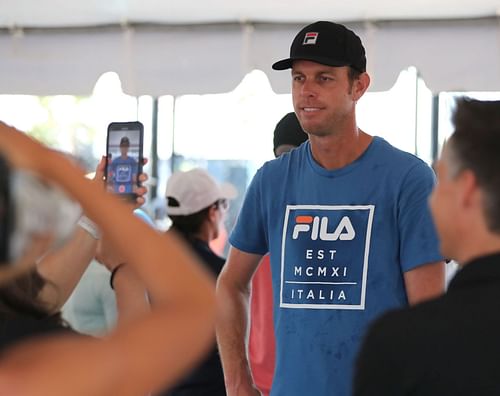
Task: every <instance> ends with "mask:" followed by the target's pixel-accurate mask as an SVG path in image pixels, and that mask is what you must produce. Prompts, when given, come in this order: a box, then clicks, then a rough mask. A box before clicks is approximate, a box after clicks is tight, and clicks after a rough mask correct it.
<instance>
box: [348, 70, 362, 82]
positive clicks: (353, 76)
mask: <svg viewBox="0 0 500 396" xmlns="http://www.w3.org/2000/svg"><path fill="white" fill-rule="evenodd" d="M361 73H362V72H360V71H359V70H358V69H355V68H354V67H352V66H349V70H348V71H347V77H348V78H349V82H350V83H351V84H352V83H353V82H354V80H357V79H358V78H359V76H360V75H361Z"/></svg>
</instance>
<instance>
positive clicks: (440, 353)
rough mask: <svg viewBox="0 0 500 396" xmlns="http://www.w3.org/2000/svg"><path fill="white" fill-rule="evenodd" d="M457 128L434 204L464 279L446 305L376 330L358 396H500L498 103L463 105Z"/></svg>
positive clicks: (407, 314) (400, 315) (387, 321)
mask: <svg viewBox="0 0 500 396" xmlns="http://www.w3.org/2000/svg"><path fill="white" fill-rule="evenodd" d="M453 122H454V126H455V131H454V133H453V135H452V136H451V138H450V139H449V140H448V142H447V144H446V146H445V148H444V151H443V154H442V156H441V159H440V160H439V161H438V164H437V176H438V183H437V185H436V187H435V188H434V191H433V193H432V195H431V198H430V205H431V209H432V214H433V218H434V221H435V223H436V228H437V230H438V233H439V237H440V248H441V253H442V254H443V255H444V256H445V257H448V258H450V259H454V260H455V261H456V262H457V263H458V264H459V270H458V272H457V274H456V275H455V277H454V278H453V279H452V280H451V282H450V284H449V287H448V291H447V292H446V294H445V295H443V296H442V297H439V298H437V299H435V300H433V301H429V302H425V303H422V304H420V305H417V306H415V307H412V308H408V309H404V310H399V311H395V312H392V313H389V314H386V315H385V316H383V317H382V318H381V319H379V320H377V321H376V322H375V324H374V325H373V327H372V328H371V330H370V331H369V333H368V334H367V337H366V339H365V342H364V344H363V346H362V349H361V350H360V353H359V356H358V361H357V367H356V375H355V380H354V395H355V396H372V395H373V396H379V395H384V396H391V395H398V396H404V395H412V396H420V395H421V396H424V395H425V396H434V395H436V396H438V395H439V396H442V395H454V396H461V395H463V396H465V395H467V396H469V395H474V396H483V395H500V377H499V376H498V356H499V354H500V338H499V334H500V171H499V170H500V155H499V153H500V101H492V102H482V101H477V100H471V99H464V98H462V99H459V100H458V101H457V105H456V110H455V114H454V117H453ZM415 237H417V236H415Z"/></svg>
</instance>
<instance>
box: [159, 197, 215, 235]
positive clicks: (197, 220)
mask: <svg viewBox="0 0 500 396" xmlns="http://www.w3.org/2000/svg"><path fill="white" fill-rule="evenodd" d="M168 199H169V206H174V205H170V199H171V198H170V197H169V198H168ZM220 202H221V200H217V201H215V202H214V203H213V204H211V205H209V206H207V207H206V208H204V209H202V210H200V211H199V212H196V213H193V214H190V215H187V216H173V215H169V216H168V217H170V220H172V228H173V229H175V230H176V231H177V232H180V233H181V234H182V235H184V236H185V237H190V236H191V235H193V234H195V233H197V232H198V231H200V229H201V226H202V225H203V222H204V221H205V220H206V219H207V217H208V211H209V210H210V208H211V207H212V206H214V205H215V207H216V208H218V207H219V205H220Z"/></svg>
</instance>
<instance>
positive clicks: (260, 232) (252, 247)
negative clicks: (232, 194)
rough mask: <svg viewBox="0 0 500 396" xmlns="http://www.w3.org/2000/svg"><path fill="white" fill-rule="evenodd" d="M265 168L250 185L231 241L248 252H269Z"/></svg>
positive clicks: (230, 237)
mask: <svg viewBox="0 0 500 396" xmlns="http://www.w3.org/2000/svg"><path fill="white" fill-rule="evenodd" d="M262 175H263V169H262V168H261V169H259V170H258V171H257V173H256V174H255V176H254V178H253V179H252V181H251V183H250V185H249V186H248V189H247V192H246V195H245V199H244V200H243V205H242V207H241V210H240V213H239V215H238V220H237V221H236V225H235V226H234V228H233V230H232V232H231V235H230V236H229V242H230V243H231V245H232V246H234V247H235V248H237V249H239V250H242V251H244V252H246V253H252V254H262V255H263V254H266V253H267V252H268V244H267V237H266V235H267V231H266V229H265V227H264V224H265V219H264V202H263V191H262V183H263V181H262V178H263V176H262Z"/></svg>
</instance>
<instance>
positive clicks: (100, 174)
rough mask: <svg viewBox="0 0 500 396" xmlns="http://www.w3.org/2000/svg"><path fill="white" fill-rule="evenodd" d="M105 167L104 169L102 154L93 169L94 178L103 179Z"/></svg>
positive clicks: (104, 159)
mask: <svg viewBox="0 0 500 396" xmlns="http://www.w3.org/2000/svg"><path fill="white" fill-rule="evenodd" d="M105 169H106V157H105V156H102V157H101V159H100V161H99V163H98V164H97V167H96V169H95V176H94V180H103V179H104V170H105Z"/></svg>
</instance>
